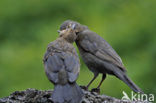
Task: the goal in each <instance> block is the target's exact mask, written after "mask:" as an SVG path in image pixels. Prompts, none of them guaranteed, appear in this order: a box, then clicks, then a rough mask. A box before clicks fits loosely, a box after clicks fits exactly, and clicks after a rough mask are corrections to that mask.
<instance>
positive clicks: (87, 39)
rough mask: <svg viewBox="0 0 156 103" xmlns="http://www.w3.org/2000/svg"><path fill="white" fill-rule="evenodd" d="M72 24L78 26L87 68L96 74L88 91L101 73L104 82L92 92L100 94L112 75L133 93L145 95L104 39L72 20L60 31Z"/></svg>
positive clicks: (77, 41) (79, 44)
mask: <svg viewBox="0 0 156 103" xmlns="http://www.w3.org/2000/svg"><path fill="white" fill-rule="evenodd" d="M71 24H75V25H76V30H75V31H76V34H77V36H78V37H77V39H76V44H77V46H78V49H79V52H80V54H81V57H82V59H83V61H84V62H85V64H86V65H87V67H88V68H89V69H90V70H91V71H92V72H93V73H94V78H93V79H92V80H91V81H90V82H89V84H88V85H87V86H86V87H85V88H86V89H88V87H89V86H90V84H91V83H92V82H93V81H94V80H95V79H96V77H97V76H98V75H99V73H101V74H102V75H103V76H102V80H101V82H100V83H99V85H98V86H97V88H94V89H92V91H96V92H100V86H101V84H102V82H103V81H104V79H105V78H106V74H110V75H114V76H116V77H117V78H119V79H120V80H122V81H123V82H124V83H126V84H127V85H128V86H129V87H130V88H131V89H132V90H133V91H135V92H140V93H143V92H142V91H141V89H140V88H138V87H137V86H136V85H135V84H134V83H133V82H132V80H130V79H129V78H128V76H127V75H126V69H125V67H124V65H123V63H122V60H121V58H120V56H119V55H118V54H117V53H116V52H115V50H114V49H113V48H112V47H111V46H110V45H109V44H108V43H107V42H106V41H105V40H104V39H103V38H102V37H100V36H99V35H97V34H96V33H94V32H92V31H90V30H89V29H88V28H87V26H84V25H81V24H79V23H77V22H74V21H70V20H67V21H65V22H64V23H63V24H62V25H61V27H60V30H65V29H66V27H67V26H68V25H71Z"/></svg>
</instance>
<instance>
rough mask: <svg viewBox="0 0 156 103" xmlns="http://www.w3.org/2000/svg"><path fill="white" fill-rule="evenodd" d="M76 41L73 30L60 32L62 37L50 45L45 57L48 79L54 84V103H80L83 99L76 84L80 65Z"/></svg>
mask: <svg viewBox="0 0 156 103" xmlns="http://www.w3.org/2000/svg"><path fill="white" fill-rule="evenodd" d="M75 39H76V34H75V32H74V30H73V29H66V30H64V31H61V32H60V36H59V38H58V39H56V40H55V41H53V42H51V43H50V44H49V45H48V48H47V52H46V53H45V56H44V60H43V61H44V67H45V72H46V75H47V77H48V79H49V80H50V81H51V82H52V83H53V84H54V91H53V93H52V96H51V98H52V100H53V102H54V103H80V102H81V100H82V97H83V92H82V90H81V88H80V87H79V86H78V85H77V84H76V80H77V78H78V75H79V70H80V63H79V58H78V55H77V52H76V50H75V48H74V47H73V45H72V43H73V42H74V41H75Z"/></svg>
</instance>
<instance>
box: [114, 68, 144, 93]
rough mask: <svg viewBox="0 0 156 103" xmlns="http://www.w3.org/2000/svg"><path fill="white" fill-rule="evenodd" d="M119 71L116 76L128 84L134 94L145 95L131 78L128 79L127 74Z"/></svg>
mask: <svg viewBox="0 0 156 103" xmlns="http://www.w3.org/2000/svg"><path fill="white" fill-rule="evenodd" d="M119 71H120V70H119ZM119 71H118V72H116V73H115V75H116V76H117V77H118V78H119V79H120V80H122V81H123V82H124V83H126V84H127V85H128V86H129V87H130V88H131V89H132V90H133V91H134V92H136V93H142V94H143V91H142V90H141V89H140V88H139V87H138V86H137V85H136V84H135V83H134V82H133V81H132V80H131V79H130V78H128V77H127V75H126V74H125V73H123V72H122V71H120V72H119Z"/></svg>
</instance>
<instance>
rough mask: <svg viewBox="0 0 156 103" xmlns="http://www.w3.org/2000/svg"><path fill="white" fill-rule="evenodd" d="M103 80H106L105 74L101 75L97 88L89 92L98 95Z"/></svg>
mask: <svg viewBox="0 0 156 103" xmlns="http://www.w3.org/2000/svg"><path fill="white" fill-rule="evenodd" d="M105 78H106V74H103V75H102V79H101V81H100V83H99V85H98V86H97V88H93V89H92V90H91V92H97V93H99V94H100V86H101V84H102V82H103V81H104V80H105Z"/></svg>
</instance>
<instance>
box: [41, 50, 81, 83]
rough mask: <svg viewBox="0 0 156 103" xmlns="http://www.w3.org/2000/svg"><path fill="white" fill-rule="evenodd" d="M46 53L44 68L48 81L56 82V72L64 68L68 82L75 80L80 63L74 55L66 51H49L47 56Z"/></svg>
mask: <svg viewBox="0 0 156 103" xmlns="http://www.w3.org/2000/svg"><path fill="white" fill-rule="evenodd" d="M47 54H48V53H46V54H45V57H46V58H47V59H45V60H46V61H45V62H44V64H45V68H46V74H47V76H48V78H49V79H50V81H52V82H53V83H57V82H58V72H59V71H60V70H61V69H65V70H66V72H67V74H68V80H69V82H74V81H76V79H77V77H78V74H79V69H80V64H79V59H78V58H76V56H75V55H73V54H72V53H69V52H68V53H66V52H63V51H62V52H50V55H49V56H48V57H47Z"/></svg>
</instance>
